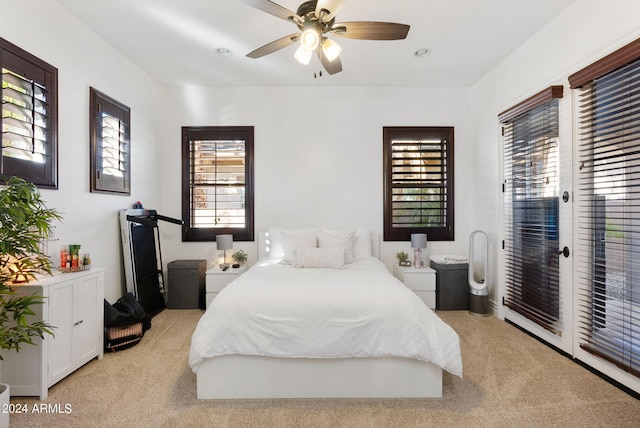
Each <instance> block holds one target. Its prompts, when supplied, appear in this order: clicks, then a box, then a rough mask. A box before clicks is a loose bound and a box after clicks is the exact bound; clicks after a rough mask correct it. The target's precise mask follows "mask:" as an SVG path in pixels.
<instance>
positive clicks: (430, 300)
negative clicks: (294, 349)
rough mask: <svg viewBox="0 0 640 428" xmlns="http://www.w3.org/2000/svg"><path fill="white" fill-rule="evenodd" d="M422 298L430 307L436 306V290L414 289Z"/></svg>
mask: <svg viewBox="0 0 640 428" xmlns="http://www.w3.org/2000/svg"><path fill="white" fill-rule="evenodd" d="M414 293H416V294H417V295H418V297H420V298H421V299H422V301H423V302H424V303H425V304H426V305H427V306H428V307H429V308H431V309H435V308H436V292H435V291H414Z"/></svg>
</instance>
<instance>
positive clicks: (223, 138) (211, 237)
mask: <svg viewBox="0 0 640 428" xmlns="http://www.w3.org/2000/svg"><path fill="white" fill-rule="evenodd" d="M182 220H183V221H184V224H185V226H184V228H183V233H182V240H183V241H215V237H216V235H219V234H223V233H224V234H232V235H233V239H234V240H235V241H252V240H253V127H252V126H244V127H243V126H229V127H225V126H206V127H183V128H182Z"/></svg>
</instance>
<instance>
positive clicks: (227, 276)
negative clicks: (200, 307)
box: [205, 265, 247, 308]
mask: <svg viewBox="0 0 640 428" xmlns="http://www.w3.org/2000/svg"><path fill="white" fill-rule="evenodd" d="M246 270H247V265H242V266H240V267H239V268H232V267H230V268H229V269H227V270H225V271H223V270H222V269H220V267H219V266H214V267H212V268H211V269H209V270H208V271H207V272H206V295H205V296H206V305H207V308H208V307H209V303H211V301H212V300H213V298H214V297H216V296H217V295H218V293H219V292H220V291H222V289H223V288H224V287H225V286H226V285H227V284H229V283H230V282H231V281H233V280H234V279H236V278H237V277H238V276H239V275H240V274H242V273H243V272H245V271H246Z"/></svg>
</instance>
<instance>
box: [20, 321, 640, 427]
mask: <svg viewBox="0 0 640 428" xmlns="http://www.w3.org/2000/svg"><path fill="white" fill-rule="evenodd" d="M201 314H202V312H201V311H200V310H165V311H163V312H161V313H160V314H158V315H156V316H155V317H154V318H153V324H152V328H151V330H149V331H148V332H147V333H146V335H145V337H144V339H143V340H142V341H141V342H140V344H138V345H137V346H135V347H133V348H130V349H128V350H125V351H122V352H118V353H115V354H105V356H104V359H103V360H101V361H98V360H93V361H91V362H89V363H88V364H86V365H85V366H83V367H82V368H80V369H79V370H77V371H76V372H74V373H73V374H72V375H70V376H68V377H67V378H66V379H64V380H62V381H61V382H59V383H58V384H56V385H54V386H53V387H51V388H50V389H49V397H48V399H47V400H45V401H44V402H40V401H39V400H38V399H36V398H32V397H13V398H12V399H11V403H12V405H13V407H14V408H15V409H23V410H24V412H23V413H14V414H12V415H11V422H10V424H11V426H12V427H58V426H60V427H88V426H92V427H103V426H104V427H108V426H126V427H201V426H202V427H205V426H206V427H354V428H358V427H363V428H364V427H637V426H640V425H639V424H640V402H639V401H638V400H637V399H635V398H634V397H632V396H630V395H628V394H627V393H625V392H623V391H621V390H619V389H618V388H616V387H614V386H612V385H610V384H609V383H607V382H605V381H604V380H602V379H600V378H599V377H598V376H596V375H594V374H592V373H591V372H589V371H588V370H586V369H585V368H583V367H581V366H580V365H578V364H576V363H574V362H572V361H571V360H570V359H568V358H566V357H564V356H562V355H560V354H558V353H557V352H555V351H553V350H551V349H549V348H548V347H546V346H545V345H543V344H541V343H540V342H538V341H537V340H535V339H533V338H531V337H529V336H528V335H527V334H525V333H523V332H521V331H520V330H518V329H517V328H515V327H513V326H511V325H509V324H507V323H505V322H504V321H501V320H499V319H497V318H495V317H477V316H474V315H471V314H469V313H468V312H467V311H452V312H438V315H439V316H440V317H441V318H442V319H443V320H444V321H445V322H447V323H448V324H449V325H451V326H452V327H453V328H454V329H455V330H456V331H457V332H458V334H459V335H460V340H461V347H462V358H463V364H464V377H463V379H460V378H458V377H455V376H452V375H450V374H448V373H445V374H444V375H443V376H444V379H443V381H444V396H443V397H442V398H431V399H319V400H318V399H269V400H197V399H196V378H195V375H194V374H193V373H192V372H191V370H190V368H189V366H188V364H187V358H188V353H189V345H190V341H191V334H192V332H193V330H194V328H195V325H196V323H197V321H198V319H199V318H200V316H201ZM42 404H45V406H42Z"/></svg>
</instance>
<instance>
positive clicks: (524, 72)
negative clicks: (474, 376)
mask: <svg viewBox="0 0 640 428" xmlns="http://www.w3.org/2000/svg"><path fill="white" fill-rule="evenodd" d="M638 17H640V2H638V1H637V0H610V1H607V2H604V1H600V0H578V1H576V2H575V3H574V4H573V5H571V6H570V7H569V8H568V9H566V10H565V11H564V12H563V13H562V14H561V15H559V16H558V17H557V18H556V19H554V20H553V21H552V22H550V23H549V24H548V25H547V26H546V27H545V28H543V29H542V30H540V31H539V32H538V33H537V34H536V35H534V37H532V38H531V39H530V40H529V41H527V42H526V43H525V44H524V45H522V46H521V47H520V48H518V50H517V51H516V52H514V53H513V54H512V55H510V56H509V57H508V58H506V59H505V60H504V61H503V62H502V63H501V64H499V65H498V66H497V67H495V68H494V69H493V70H492V71H491V72H489V73H488V74H487V75H486V76H484V77H483V78H482V79H481V80H480V81H478V82H477V83H476V84H474V85H473V86H472V87H471V88H470V111H471V112H472V118H471V120H472V126H471V128H472V133H473V135H474V142H473V144H472V146H473V147H474V148H475V151H476V152H475V155H474V156H475V157H476V158H477V159H478V162H477V163H476V164H475V165H476V169H475V171H474V172H473V173H472V175H473V176H475V177H478V179H477V180H476V181H475V182H474V191H473V192H472V193H473V195H474V198H475V200H474V206H475V207H477V211H476V213H477V214H478V215H477V216H476V217H474V222H473V227H474V228H478V229H484V230H486V231H488V232H489V233H490V235H491V237H492V239H493V241H494V246H493V254H492V265H493V267H494V270H497V271H498V272H499V273H498V275H497V276H496V277H495V278H494V281H495V282H493V285H494V286H497V287H494V290H493V291H494V292H493V298H494V299H495V300H497V301H499V300H500V299H501V297H502V296H503V295H504V287H503V282H504V279H503V272H502V253H501V250H500V249H499V243H500V241H501V240H502V236H503V225H502V194H501V188H500V186H501V183H502V177H501V169H502V164H501V159H502V154H501V153H502V146H501V144H502V138H501V136H500V132H499V131H500V127H499V126H498V120H497V116H498V113H500V112H501V111H504V110H505V109H507V108H508V107H510V106H512V105H514V104H516V103H518V102H519V101H522V100H524V99H526V98H528V97H529V96H531V95H533V94H535V93H537V92H539V91H540V90H542V89H544V88H546V87H548V86H550V85H556V84H563V85H565V96H564V98H563V100H562V101H561V109H565V108H566V110H564V111H568V112H569V113H568V115H567V116H563V117H562V120H563V121H566V120H567V119H569V120H571V113H570V112H571V110H572V109H575V107H572V106H573V105H574V99H573V96H574V94H572V92H571V91H570V89H569V87H568V83H567V78H568V76H569V75H570V74H572V73H574V72H576V71H578V70H580V69H581V68H583V67H584V66H586V65H588V64H590V63H592V62H594V61H596V60H598V59H599V58H601V57H603V56H604V55H606V54H608V53H610V52H612V51H614V50H616V49H617V48H620V47H621V46H624V45H625V44H627V43H629V42H630V41H632V40H634V39H636V38H638V37H640V20H639V19H638ZM563 106H564V107H563ZM573 120H574V121H575V118H574V119H573ZM562 126H565V131H563V135H564V136H565V137H563V138H562V141H561V146H565V145H571V144H572V143H573V140H574V139H575V136H572V130H571V125H570V124H569V126H568V128H569V129H568V130H567V128H566V126H567V125H566V123H565V125H561V127H562ZM561 131H562V129H561ZM567 136H568V138H566V137H567ZM570 179H571V177H569V182H570ZM562 184H564V183H561V185H562ZM562 190H565V189H564V188H563V189H562ZM561 233H562V231H561ZM569 246H570V247H575V246H572V245H569ZM569 274H570V272H569ZM563 291H564V293H565V296H567V298H568V299H569V300H571V295H572V293H573V289H572V283H571V282H569V283H568V284H566V287H565V288H564V290H563ZM565 303H566V302H565ZM498 309H499V316H503V308H502V306H501V305H498ZM571 309H572V308H571V304H570V305H569V310H570V311H571ZM573 317H574V314H567V318H568V319H567V323H568V324H569V325H570V324H571V322H572V318H573ZM567 335H568V336H569V337H571V332H567ZM570 345H573V353H574V355H576V356H578V357H580V358H582V359H583V360H584V361H588V362H589V363H591V364H593V365H594V367H595V368H597V369H598V370H601V371H603V372H604V373H605V374H607V375H609V376H612V377H613V378H614V379H616V380H618V381H620V382H622V383H624V384H626V385H627V386H630V387H632V388H634V389H635V390H636V391H640V382H638V380H637V379H635V378H633V377H631V376H629V375H626V374H624V373H622V372H620V371H619V370H617V369H614V368H613V367H612V366H611V365H609V364H606V363H603V362H602V361H601V360H597V359H594V358H593V357H590V356H589V355H585V353H584V352H581V351H580V350H579V348H578V347H577V345H576V341H575V338H574V339H573V343H572V344H570Z"/></svg>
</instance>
